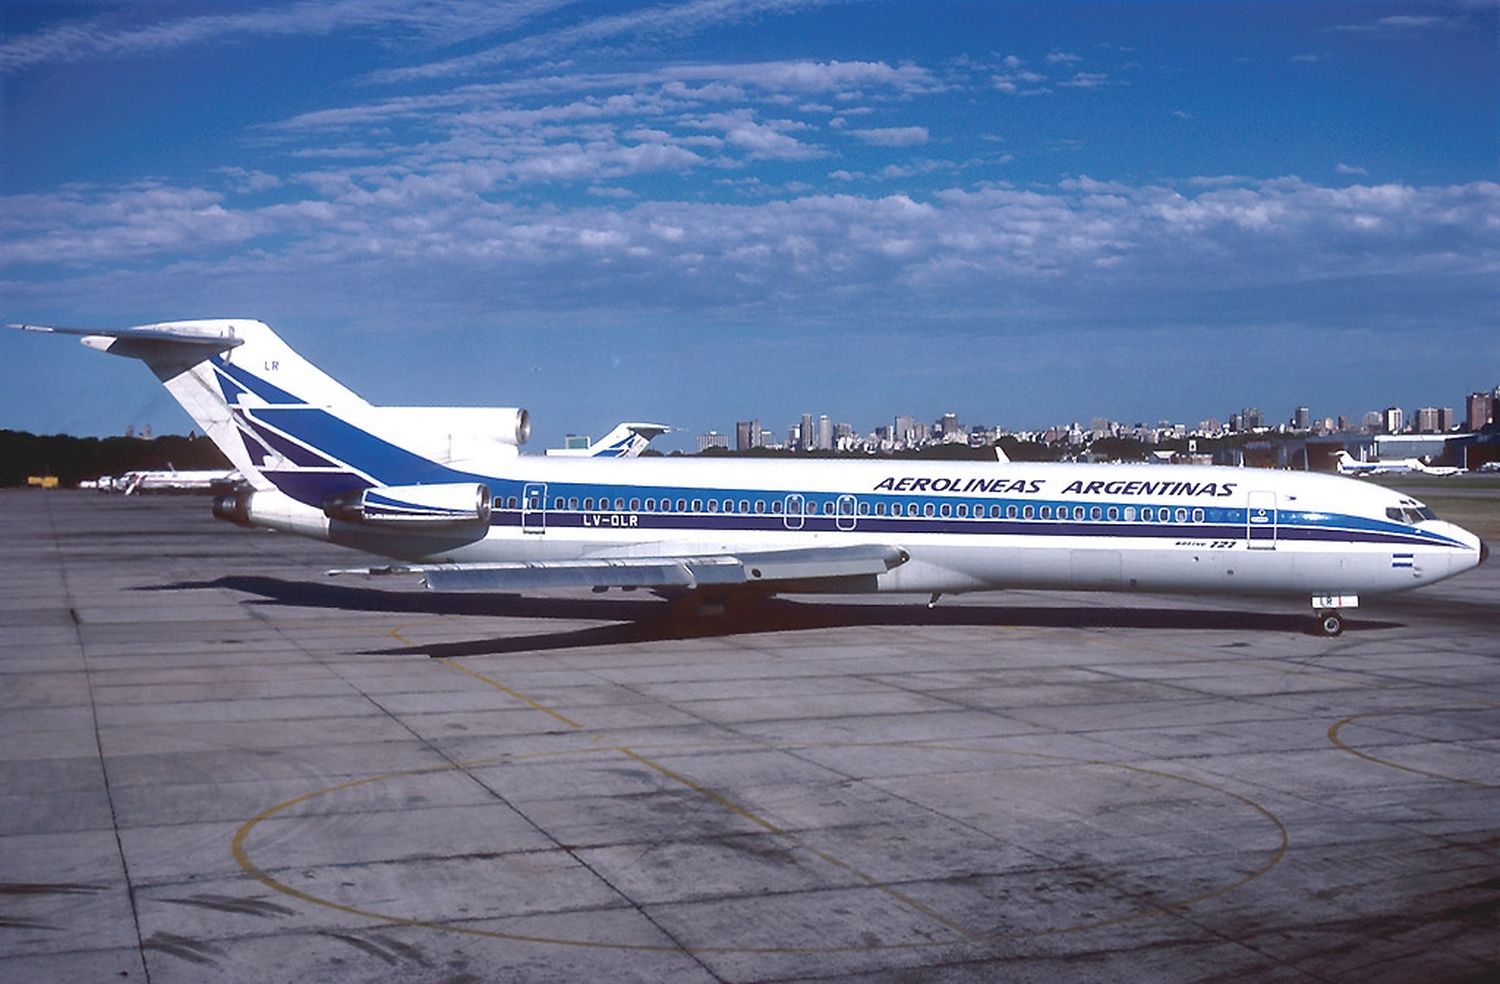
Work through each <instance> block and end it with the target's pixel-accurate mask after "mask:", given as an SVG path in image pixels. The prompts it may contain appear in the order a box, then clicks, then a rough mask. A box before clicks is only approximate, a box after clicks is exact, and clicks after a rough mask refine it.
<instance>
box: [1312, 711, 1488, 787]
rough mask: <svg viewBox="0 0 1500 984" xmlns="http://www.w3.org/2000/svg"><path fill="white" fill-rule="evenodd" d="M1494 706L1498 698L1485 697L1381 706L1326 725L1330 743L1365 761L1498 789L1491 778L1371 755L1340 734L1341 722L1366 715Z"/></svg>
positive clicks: (1387, 715) (1448, 780)
mask: <svg viewBox="0 0 1500 984" xmlns="http://www.w3.org/2000/svg"><path fill="white" fill-rule="evenodd" d="M1497 707H1500V702H1495V701H1487V700H1476V701H1470V702H1468V703H1467V704H1464V705H1452V704H1449V705H1438V706H1427V707H1422V706H1414V707H1390V708H1384V709H1381V710H1376V711H1361V712H1360V713H1358V714H1350V715H1349V716H1348V717H1343V718H1339V719H1338V720H1337V721H1335V722H1333V724H1331V725H1329V726H1328V740H1329V742H1331V743H1332V744H1333V747H1335V748H1337V749H1339V750H1340V751H1344V752H1348V753H1349V754H1350V755H1355V756H1358V757H1359V758H1362V759H1364V760H1365V761H1367V762H1373V763H1375V764H1376V765H1383V766H1385V767H1386V768H1389V769H1399V770H1401V771H1402V772H1410V773H1412V774H1414V775H1419V776H1426V777H1428V778H1429V779H1441V780H1443V781H1444V782H1456V783H1460V784H1461V785H1464V786H1475V787H1478V788H1480V789H1500V785H1497V784H1495V783H1492V782H1480V781H1479V780H1477V779H1462V778H1460V777H1458V776H1450V775H1445V774H1444V773H1441V772H1433V771H1431V770H1429V769H1418V768H1416V767H1415V766H1410V765H1402V764H1401V763H1399V762H1392V761H1390V760H1389V759H1383V758H1381V757H1380V756H1378V755H1371V754H1370V753H1369V752H1365V751H1361V750H1360V749H1358V748H1356V747H1354V746H1353V745H1351V744H1349V743H1348V742H1346V741H1344V739H1343V736H1342V734H1341V732H1342V731H1343V730H1344V726H1345V725H1348V724H1352V723H1353V722H1355V721H1358V720H1360V719H1362V718H1369V717H1391V716H1394V715H1397V714H1412V713H1416V712H1425V713H1429V714H1430V713H1432V712H1433V711H1474V710H1492V709H1494V708H1497ZM1445 744H1452V743H1451V742H1445Z"/></svg>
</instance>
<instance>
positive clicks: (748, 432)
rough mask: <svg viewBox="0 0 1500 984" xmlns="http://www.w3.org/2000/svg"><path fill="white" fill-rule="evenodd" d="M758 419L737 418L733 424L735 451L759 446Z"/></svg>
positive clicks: (760, 443)
mask: <svg viewBox="0 0 1500 984" xmlns="http://www.w3.org/2000/svg"><path fill="white" fill-rule="evenodd" d="M761 445H762V442H761V439H760V421H758V420H738V421H735V424H734V449H735V450H736V451H749V450H750V449H751V448H758V447H761Z"/></svg>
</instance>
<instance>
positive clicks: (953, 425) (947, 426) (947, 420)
mask: <svg viewBox="0 0 1500 984" xmlns="http://www.w3.org/2000/svg"><path fill="white" fill-rule="evenodd" d="M933 430H935V431H938V432H939V433H940V434H942V435H943V443H944V444H956V443H958V442H960V441H962V440H963V439H964V433H963V428H962V427H961V426H959V423H958V414H956V413H945V414H943V419H942V420H939V421H936V422H935V423H934V424H933Z"/></svg>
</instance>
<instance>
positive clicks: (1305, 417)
mask: <svg viewBox="0 0 1500 984" xmlns="http://www.w3.org/2000/svg"><path fill="white" fill-rule="evenodd" d="M1292 429H1293V430H1299V431H1305V430H1312V411H1311V410H1309V409H1308V408H1307V407H1298V408H1297V409H1296V410H1293V411H1292Z"/></svg>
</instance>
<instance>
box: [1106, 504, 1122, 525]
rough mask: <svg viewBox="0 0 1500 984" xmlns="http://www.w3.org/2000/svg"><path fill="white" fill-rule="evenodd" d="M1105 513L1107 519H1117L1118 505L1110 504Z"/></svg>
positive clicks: (1118, 515)
mask: <svg viewBox="0 0 1500 984" xmlns="http://www.w3.org/2000/svg"><path fill="white" fill-rule="evenodd" d="M1106 515H1107V516H1108V517H1109V521H1110V522H1111V523H1113V522H1114V521H1115V520H1117V519H1119V518H1120V507H1119V506H1110V507H1109V512H1108V513H1106Z"/></svg>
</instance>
